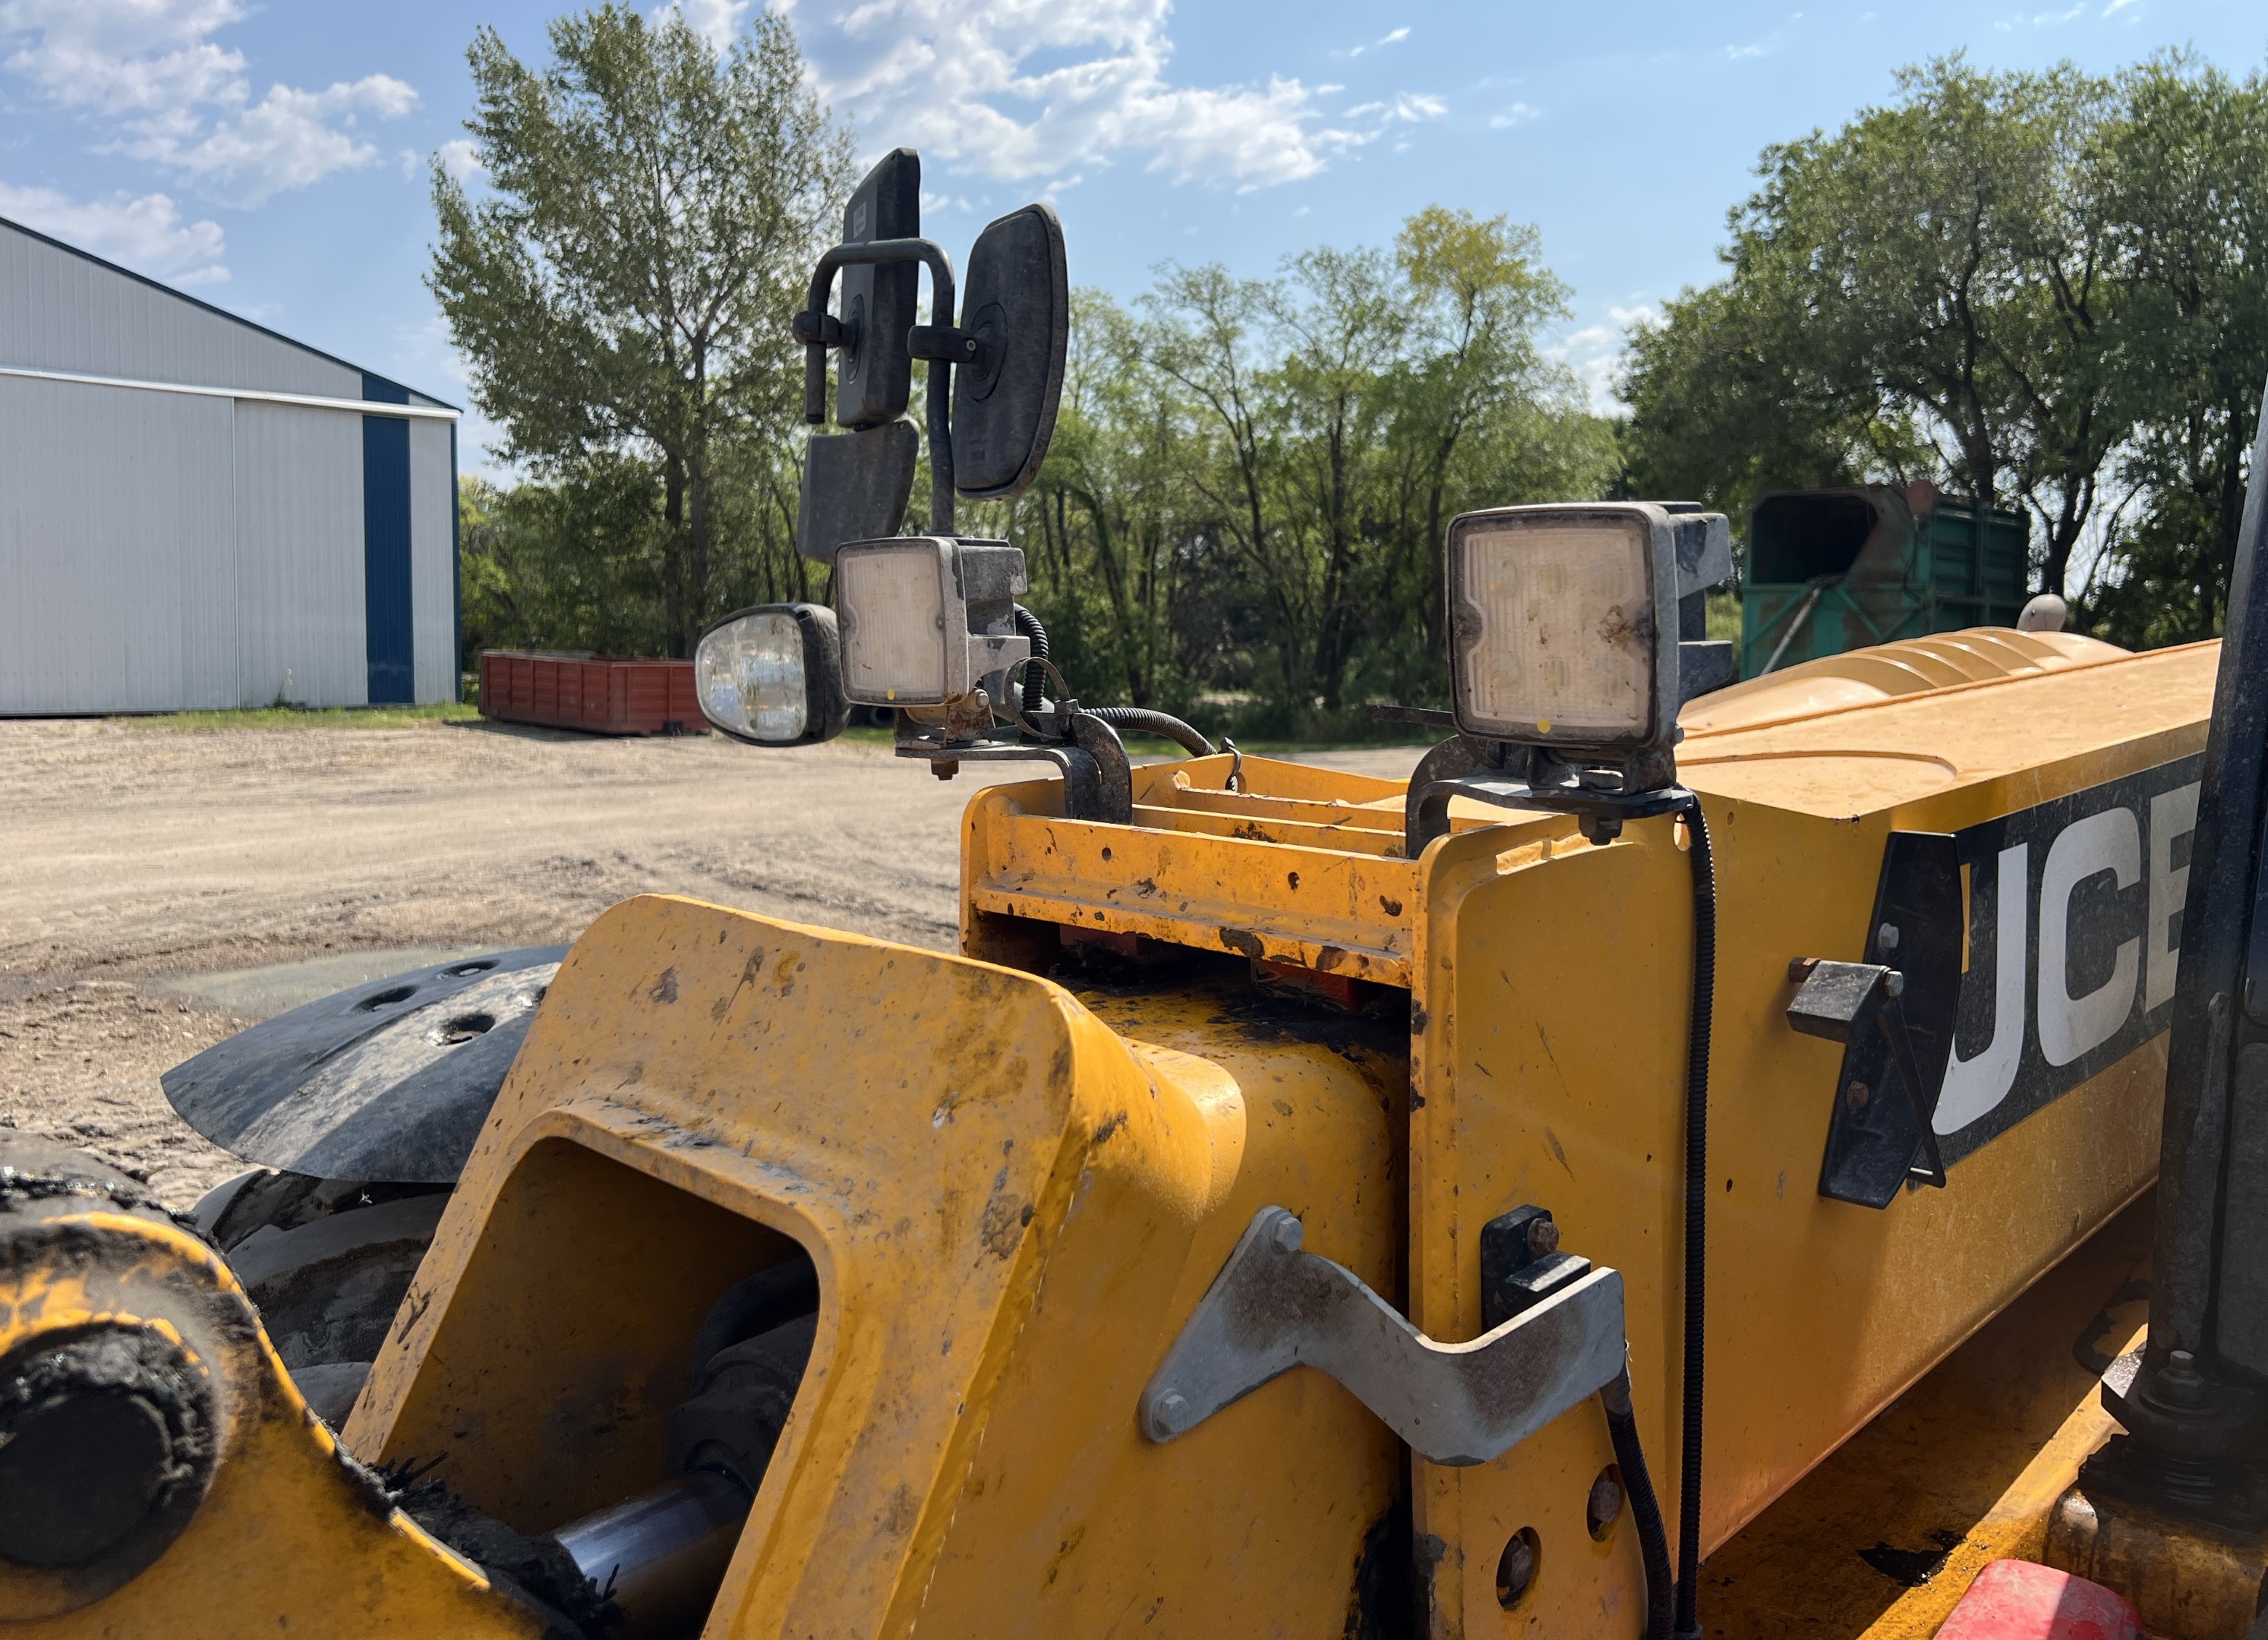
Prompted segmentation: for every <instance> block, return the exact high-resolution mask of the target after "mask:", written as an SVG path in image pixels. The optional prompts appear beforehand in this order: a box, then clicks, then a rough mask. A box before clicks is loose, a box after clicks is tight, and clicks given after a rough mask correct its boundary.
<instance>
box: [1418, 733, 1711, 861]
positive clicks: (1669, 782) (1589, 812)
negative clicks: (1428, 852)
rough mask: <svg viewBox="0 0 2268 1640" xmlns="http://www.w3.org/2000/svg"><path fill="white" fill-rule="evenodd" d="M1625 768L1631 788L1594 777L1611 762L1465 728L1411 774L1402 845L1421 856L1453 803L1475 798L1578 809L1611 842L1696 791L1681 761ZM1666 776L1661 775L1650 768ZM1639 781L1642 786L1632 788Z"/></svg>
mask: <svg viewBox="0 0 2268 1640" xmlns="http://www.w3.org/2000/svg"><path fill="white" fill-rule="evenodd" d="M1615 772H1618V773H1619V775H1620V777H1621V779H1622V781H1623V783H1624V788H1626V789H1623V790H1616V789H1615V788H1613V787H1609V786H1606V785H1602V784H1592V783H1587V782H1589V781H1591V780H1593V779H1594V777H1596V776H1605V775H1608V774H1609V771H1606V770H1596V771H1594V770H1588V769H1574V768H1572V767H1571V766H1569V765H1567V764H1565V763H1561V762H1559V761H1557V759H1555V758H1552V757H1550V756H1549V755H1548V754H1545V753H1543V752H1542V751H1540V750H1538V749H1536V748H1535V747H1530V746H1513V745H1509V744H1506V743H1504V742H1501V741H1489V740H1481V739H1475V738H1474V737H1472V736H1470V735H1462V734H1461V735H1458V736H1456V737H1455V738H1454V739H1449V740H1444V741H1443V742H1442V743H1441V744H1440V745H1439V746H1435V747H1434V748H1433V749H1432V751H1431V752H1428V753H1427V754H1425V757H1424V758H1423V759H1421V760H1420V761H1419V762H1418V768H1417V769H1416V770H1415V772H1413V773H1412V774H1411V775H1410V790H1409V795H1408V797H1406V798H1404V799H1403V811H1402V830H1403V842H1402V849H1403V856H1404V857H1406V858H1409V859H1412V860H1414V859H1416V858H1417V857H1418V856H1419V855H1421V854H1423V853H1425V845H1426V844H1428V843H1430V842H1432V841H1433V840H1434V839H1435V838H1437V837H1446V836H1447V835H1449V803H1450V800H1451V799H1452V798H1472V799H1473V800H1474V801H1475V802H1476V803H1491V804H1494V805H1497V806H1498V807H1499V808H1513V809H1543V810H1546V811H1548V812H1550V813H1557V814H1572V815H1574V816H1575V817H1576V820H1577V822H1578V823H1579V824H1580V826H1581V827H1582V828H1583V835H1584V836H1586V837H1587V838H1588V839H1589V840H1590V841H1591V842H1594V843H1604V842H1613V841H1614V840H1615V839H1616V837H1619V836H1620V835H1622V830H1623V827H1624V824H1625V823H1626V822H1628V821H1630V820H1652V819H1653V818H1654V817H1655V816H1656V815H1660V814H1674V813H1678V812H1680V811H1682V810H1683V809H1684V808H1685V807H1686V806H1687V805H1690V803H1691V802H1692V801H1693V794H1692V793H1691V792H1690V791H1687V790H1686V789H1685V788H1684V787H1683V786H1680V785H1677V784H1675V783H1673V781H1674V776H1675V769H1674V768H1673V769H1667V770H1665V769H1661V768H1659V767H1653V768H1648V769H1638V768H1631V769H1623V770H1620V771H1615ZM1649 776H1662V778H1661V779H1659V780H1658V781H1657V780H1653V779H1651V778H1649ZM1633 783H1636V789H1627V788H1630V787H1631V786H1632V784H1633Z"/></svg>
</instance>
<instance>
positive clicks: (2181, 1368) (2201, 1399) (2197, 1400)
mask: <svg viewBox="0 0 2268 1640" xmlns="http://www.w3.org/2000/svg"><path fill="white" fill-rule="evenodd" d="M2207 1387H2208V1386H2206V1384H2205V1374H2204V1373H2202V1372H2198V1369H2197V1357H2195V1356H2194V1355H2192V1354H2191V1353H2190V1352H2189V1351H2188V1350H2173V1351H2171V1352H2169V1354H2168V1355H2167V1357H2166V1365H2165V1370H2164V1371H2163V1372H2160V1373H2159V1374H2158V1375H2157V1382H2156V1384H2154V1386H2152V1389H2153V1393H2154V1399H2155V1400H2158V1401H2162V1402H2163V1403H2164V1404H2166V1405H2167V1406H2169V1407H2181V1408H2186V1409H2189V1410H2191V1411H2195V1410H2197V1409H2198V1408H2202V1407H2204V1406H2205V1403H2206V1401H2208V1400H2209V1399H2210V1397H2209V1395H2208V1394H2207Z"/></svg>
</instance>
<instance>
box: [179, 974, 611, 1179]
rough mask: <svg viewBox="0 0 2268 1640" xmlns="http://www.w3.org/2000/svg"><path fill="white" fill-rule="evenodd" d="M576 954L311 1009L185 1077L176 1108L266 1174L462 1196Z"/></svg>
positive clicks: (267, 1026) (412, 978) (389, 984)
mask: <svg viewBox="0 0 2268 1640" xmlns="http://www.w3.org/2000/svg"><path fill="white" fill-rule="evenodd" d="M566 954H567V947H565V946H564V945H545V946H540V947H535V948H532V949H528V950H523V951H504V952H494V953H492V954H490V955H487V956H479V957H465V958H460V959H458V960H455V961H453V962H442V963H436V964H434V965H433V966H432V967H424V968H412V969H410V970H409V972H408V973H406V974H394V976H393V977H392V978H390V979H384V980H379V981H376V982H372V983H371V984H368V985H357V986H356V987H354V988H353V989H350V990H343V991H341V992H339V993H338V994H337V995H336V996H334V997H324V998H322V999H321V1000H320V1001H319V1002H311V1003H308V1004H306V1005H305V1006H303V1007H298V1008H294V1009H292V1010H291V1011H290V1012H289V1013H283V1014H278V1015H276V1018H274V1019H269V1020H267V1021H266V1022H264V1023H262V1024H260V1025H255V1026H253V1027H252V1028H251V1029H249V1030H247V1031H239V1033H237V1034H235V1035H234V1036H232V1037H230V1038H229V1039H228V1040H227V1041H225V1042H219V1043H216V1044H215V1045H214V1046H212V1047H211V1048H207V1049H206V1050H205V1051H204V1052H203V1053H202V1054H199V1055H197V1056H196V1057H195V1058H194V1059H190V1060H187V1061H184V1062H183V1063H180V1064H178V1065H176V1066H174V1067H173V1069H172V1070H168V1071H167V1072H166V1074H165V1076H164V1077H163V1078H161V1080H162V1081H163V1084H164V1085H165V1089H166V1099H168V1100H169V1101H171V1102H172V1104H173V1108H174V1109H175V1110H176V1111H178V1112H180V1115H181V1119H182V1120H183V1121H184V1122H188V1124H189V1126H191V1127H192V1128H195V1129H196V1130H197V1131H198V1132H199V1133H202V1134H203V1135H204V1136H205V1137H207V1138H208V1139H210V1140H211V1141H212V1142H213V1143H214V1144H217V1145H220V1146H222V1147H223V1148H224V1149H226V1150H230V1151H234V1152H235V1153H236V1154H237V1155H239V1156H241V1157H242V1158H244V1159H245V1160H247V1161H248V1162H257V1163H259V1164H260V1165H261V1166H265V1167H280V1168H284V1169H287V1170H289V1171H291V1172H292V1173H314V1174H317V1175H319V1176H320V1177H323V1178H327V1179H364V1180H394V1181H399V1182H403V1183H423V1184H448V1183H453V1182H454V1181H455V1180H456V1177H457V1174H458V1173H460V1171H461V1170H462V1169H463V1167H464V1165H465V1158H466V1157H467V1156H468V1155H470V1154H471V1153H472V1148H473V1141H474V1139H475V1138H476V1137H477V1136H479V1134H480V1130H481V1124H482V1123H483V1122H486V1121H487V1120H488V1114H489V1108H490V1107H491V1106H492V1105H494V1104H495V1103H496V1097H497V1090H498V1089H500V1088H501V1087H503V1085H504V1074H505V1072H507V1071H509V1070H511V1069H512V1060H513V1059H514V1058H515V1057H517V1056H518V1055H519V1045H520V1043H521V1041H523V1040H524V1039H525V1038H526V1037H527V1027H528V1024H529V1022H530V1021H531V1020H533V1019H534V1017H535V1007H536V1004H538V1003H539V1002H541V1000H542V997H543V993H544V991H545V989H547V988H548V987H549V985H550V983H551V976H552V975H553V974H556V972H558V968H559V963H560V960H561V959H562V958H563V957H564V956H566Z"/></svg>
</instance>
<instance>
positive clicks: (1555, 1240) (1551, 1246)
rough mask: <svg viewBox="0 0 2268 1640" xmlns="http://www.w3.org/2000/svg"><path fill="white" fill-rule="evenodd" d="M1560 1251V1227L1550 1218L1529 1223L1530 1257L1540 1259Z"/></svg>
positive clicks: (1530, 1220) (1531, 1220) (1534, 1219)
mask: <svg viewBox="0 0 2268 1640" xmlns="http://www.w3.org/2000/svg"><path fill="white" fill-rule="evenodd" d="M1558 1251H1559V1226H1558V1225H1557V1224H1553V1223H1552V1222H1551V1221H1550V1219H1548V1218H1531V1219H1529V1220H1528V1257H1530V1258H1535V1259H1540V1258H1543V1257H1545V1256H1547V1255H1549V1254H1554V1253H1557V1252H1558Z"/></svg>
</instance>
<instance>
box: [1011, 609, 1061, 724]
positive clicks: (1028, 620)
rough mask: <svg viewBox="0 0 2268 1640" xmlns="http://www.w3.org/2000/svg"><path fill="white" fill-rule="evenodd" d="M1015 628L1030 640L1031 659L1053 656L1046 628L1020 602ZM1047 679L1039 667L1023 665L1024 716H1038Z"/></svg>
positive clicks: (1043, 699) (1050, 657)
mask: <svg viewBox="0 0 2268 1640" xmlns="http://www.w3.org/2000/svg"><path fill="white" fill-rule="evenodd" d="M1016 630H1017V631H1019V632H1020V633H1022V634H1023V635H1024V636H1026V637H1027V638H1029V639H1031V640H1032V658H1033V659H1035V660H1050V659H1052V658H1053V657H1052V656H1050V655H1049V653H1048V629H1046V628H1045V627H1043V626H1042V625H1041V624H1040V618H1039V617H1038V616H1037V615H1035V614H1033V613H1032V612H1031V611H1030V610H1028V609H1027V608H1025V607H1023V605H1021V604H1018V605H1017V606H1016ZM1047 703H1048V697H1047V680H1046V679H1045V678H1044V677H1042V675H1041V673H1040V669H1039V668H1038V667H1037V666H1027V667H1025V668H1024V713H1025V716H1027V717H1038V716H1039V714H1040V712H1041V710H1042V709H1043V708H1044V707H1045V706H1046V705H1047Z"/></svg>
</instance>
